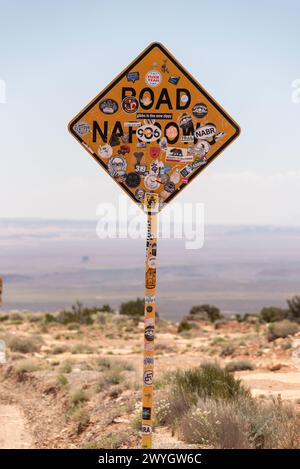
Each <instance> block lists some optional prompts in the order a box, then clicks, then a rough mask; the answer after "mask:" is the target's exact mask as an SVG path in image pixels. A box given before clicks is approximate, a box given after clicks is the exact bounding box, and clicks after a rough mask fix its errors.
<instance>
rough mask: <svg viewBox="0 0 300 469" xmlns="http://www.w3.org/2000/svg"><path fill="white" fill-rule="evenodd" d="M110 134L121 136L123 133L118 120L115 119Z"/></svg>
mask: <svg viewBox="0 0 300 469" xmlns="http://www.w3.org/2000/svg"><path fill="white" fill-rule="evenodd" d="M112 134H114V135H116V137H122V135H123V134H124V132H123V127H122V124H121V122H120V121H116V123H115V125H114V128H113V131H112Z"/></svg>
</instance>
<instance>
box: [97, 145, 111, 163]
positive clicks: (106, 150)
mask: <svg viewBox="0 0 300 469" xmlns="http://www.w3.org/2000/svg"><path fill="white" fill-rule="evenodd" d="M112 153H113V149H112V147H111V146H110V145H108V143H106V144H105V145H102V146H101V145H100V147H99V148H98V155H99V156H101V158H104V159H105V158H110V157H111V156H112Z"/></svg>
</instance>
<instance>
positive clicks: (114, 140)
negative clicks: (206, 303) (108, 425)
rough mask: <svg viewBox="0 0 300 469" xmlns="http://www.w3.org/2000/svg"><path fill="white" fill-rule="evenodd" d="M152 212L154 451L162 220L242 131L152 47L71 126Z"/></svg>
mask: <svg viewBox="0 0 300 469" xmlns="http://www.w3.org/2000/svg"><path fill="white" fill-rule="evenodd" d="M69 130H70V132H71V133H72V134H73V135H74V137H75V138H76V139H77V140H78V141H79V142H80V143H81V145H83V147H84V148H85V149H86V150H87V151H88V152H89V153H90V154H91V155H92V156H93V157H94V158H95V160H96V161H97V162H98V163H99V164H100V165H101V166H102V167H103V168H104V169H105V170H106V171H107V172H108V173H109V175H110V176H111V177H112V178H113V179H114V180H115V181H116V182H117V183H118V184H119V185H120V186H121V187H122V189H123V190H125V191H126V193H127V194H128V195H129V196H130V197H131V199H132V200H134V201H135V202H136V203H138V204H140V205H142V207H143V209H144V211H145V212H146V213H147V217H148V219H147V251H146V269H145V326H144V365H143V416H142V417H143V418H142V447H143V448H151V447H152V428H153V421H154V415H153V396H154V386H153V379H154V333H155V313H156V299H155V297H156V255H157V213H158V212H159V211H160V210H161V209H162V208H163V206H164V205H166V204H168V203H169V202H170V201H171V200H172V199H173V198H174V197H175V196H176V195H177V194H178V193H180V192H181V191H182V190H183V189H184V188H185V187H186V186H187V185H188V184H189V183H190V182H191V181H192V180H193V179H194V178H195V177H196V176H197V175H199V174H200V173H201V171H203V170H204V169H205V168H206V167H207V166H208V165H209V164H210V163H211V162H212V161H213V160H214V159H215V158H216V157H217V156H218V155H219V154H220V153H221V151H222V150H224V148H225V147H227V146H228V145H229V144H230V143H231V142H232V141H233V140H234V139H235V138H236V137H237V136H238V135H239V132H240V129H239V127H238V125H237V124H236V123H235V121H234V120H233V119H232V118H231V117H230V116H229V115H228V114H227V113H226V112H225V111H224V109H222V107H221V106H220V105H219V104H218V103H217V102H216V101H215V100H214V99H213V98H212V97H211V96H210V95H209V94H208V93H207V92H206V91H205V90H204V89H203V88H202V87H201V86H200V85H199V83H198V82H197V81H196V80H195V79H194V78H193V77H192V76H191V75H190V74H189V73H188V72H187V71H186V70H185V69H184V68H183V67H182V65H180V64H179V62H178V61H177V60H176V59H175V58H174V57H173V56H172V55H171V54H170V52H169V51H168V50H167V49H166V48H165V47H164V46H163V45H161V44H159V43H153V44H150V46H149V47H147V48H146V49H145V50H144V51H143V52H142V53H141V54H140V55H139V56H138V57H137V58H136V59H135V60H134V61H133V62H132V63H131V64H130V65H129V66H128V67H127V68H126V69H125V70H124V71H123V72H121V73H120V75H118V76H117V77H116V78H115V80H113V81H112V82H111V83H110V84H109V85H108V86H107V87H106V88H105V89H104V90H103V91H102V92H101V93H100V94H99V95H98V96H96V98H95V99H93V101H91V102H90V103H89V104H88V105H87V106H86V107H85V108H84V109H83V110H82V111H81V112H80V113H79V114H78V115H77V116H76V117H75V118H74V119H73V120H72V121H71V122H70V124H69Z"/></svg>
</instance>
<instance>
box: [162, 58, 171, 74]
mask: <svg viewBox="0 0 300 469" xmlns="http://www.w3.org/2000/svg"><path fill="white" fill-rule="evenodd" d="M162 62H163V64H162V66H161V71H162V72H163V73H170V72H169V69H168V65H167V62H168V59H163V61H162Z"/></svg>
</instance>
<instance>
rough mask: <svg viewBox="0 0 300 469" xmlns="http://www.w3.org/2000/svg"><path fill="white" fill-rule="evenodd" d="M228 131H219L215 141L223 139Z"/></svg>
mask: <svg viewBox="0 0 300 469" xmlns="http://www.w3.org/2000/svg"><path fill="white" fill-rule="evenodd" d="M225 135H226V133H225V132H223V131H222V132H218V133H217V134H216V135H215V142H217V141H218V140H221V138H223V137H225Z"/></svg>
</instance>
